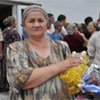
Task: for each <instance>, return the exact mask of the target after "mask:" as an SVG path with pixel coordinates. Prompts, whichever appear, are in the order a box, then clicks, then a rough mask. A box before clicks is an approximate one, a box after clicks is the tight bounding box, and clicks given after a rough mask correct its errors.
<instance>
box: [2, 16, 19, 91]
mask: <svg viewBox="0 0 100 100" xmlns="http://www.w3.org/2000/svg"><path fill="white" fill-rule="evenodd" d="M3 23H4V25H5V27H6V28H5V29H4V30H3V32H2V34H3V44H2V50H3V51H2V56H3V58H2V63H3V65H2V69H1V70H2V71H1V77H2V81H1V82H2V86H3V91H8V90H9V85H8V82H7V79H6V50H7V47H8V45H9V44H10V43H12V42H15V41H19V40H20V36H19V34H18V32H17V31H16V21H15V18H14V17H13V16H8V17H6V18H5V19H4V20H3Z"/></svg>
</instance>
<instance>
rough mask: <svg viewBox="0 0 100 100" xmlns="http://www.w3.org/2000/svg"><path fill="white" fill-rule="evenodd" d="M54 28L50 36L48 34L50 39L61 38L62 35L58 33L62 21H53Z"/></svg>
mask: <svg viewBox="0 0 100 100" xmlns="http://www.w3.org/2000/svg"><path fill="white" fill-rule="evenodd" d="M54 28H55V31H54V32H53V33H52V34H51V36H50V37H51V39H52V40H63V37H62V35H61V34H60V32H61V29H62V23H61V22H59V21H56V22H55V23H54Z"/></svg>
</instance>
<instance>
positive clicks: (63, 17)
mask: <svg viewBox="0 0 100 100" xmlns="http://www.w3.org/2000/svg"><path fill="white" fill-rule="evenodd" d="M65 19H66V16H65V15H63V14H62V15H59V16H58V18H57V20H58V21H60V22H61V21H62V20H65Z"/></svg>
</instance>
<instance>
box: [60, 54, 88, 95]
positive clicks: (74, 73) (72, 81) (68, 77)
mask: <svg viewBox="0 0 100 100" xmlns="http://www.w3.org/2000/svg"><path fill="white" fill-rule="evenodd" d="M76 54H77V53H76ZM78 55H79V56H80V57H81V58H82V60H83V63H82V64H80V65H79V66H74V67H71V68H70V69H69V70H68V71H65V72H63V73H61V74H60V78H61V79H62V80H63V81H64V82H65V83H66V84H67V88H68V90H69V93H70V94H77V93H78V92H79V91H80V90H79V88H78V87H77V85H78V84H79V83H80V80H81V78H82V75H83V74H84V72H85V70H86V68H87V64H88V62H89V58H88V56H87V54H86V52H82V53H80V54H78ZM70 57H71V56H70ZM67 59H68V58H67Z"/></svg>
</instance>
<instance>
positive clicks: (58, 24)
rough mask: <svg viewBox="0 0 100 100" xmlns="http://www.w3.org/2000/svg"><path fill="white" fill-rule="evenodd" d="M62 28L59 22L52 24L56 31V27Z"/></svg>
mask: <svg viewBox="0 0 100 100" xmlns="http://www.w3.org/2000/svg"><path fill="white" fill-rule="evenodd" d="M61 26H62V24H61V22H59V21H56V22H55V23H54V28H55V29H58V27H61Z"/></svg>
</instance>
